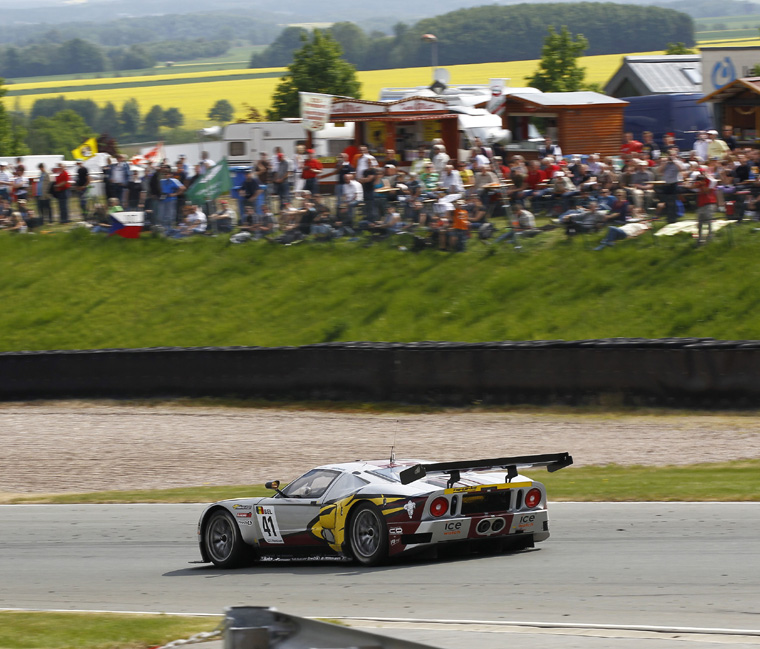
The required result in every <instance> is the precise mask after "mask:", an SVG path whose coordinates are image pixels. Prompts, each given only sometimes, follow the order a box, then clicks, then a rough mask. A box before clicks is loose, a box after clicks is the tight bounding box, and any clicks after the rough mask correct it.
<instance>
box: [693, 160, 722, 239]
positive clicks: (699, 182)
mask: <svg viewBox="0 0 760 649" xmlns="http://www.w3.org/2000/svg"><path fill="white" fill-rule="evenodd" d="M717 184H718V180H717V179H716V178H715V177H714V176H711V175H708V174H707V173H705V170H704V168H703V171H702V173H700V174H699V175H698V176H697V177H696V178H694V180H693V181H692V183H691V188H692V189H693V190H694V191H696V192H697V222H698V223H699V226H698V227H699V231H698V235H697V245H698V246H699V245H701V244H702V243H704V242H705V241H709V240H710V239H711V238H712V220H713V214H714V213H715V206H716V203H717V202H718V196H717V194H716V193H715V186H716V185H717ZM705 225H707V239H702V228H703V227H704V226H705Z"/></svg>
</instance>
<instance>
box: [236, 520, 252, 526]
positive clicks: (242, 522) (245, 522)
mask: <svg viewBox="0 0 760 649" xmlns="http://www.w3.org/2000/svg"><path fill="white" fill-rule="evenodd" d="M238 523H239V524H240V525H253V521H251V520H245V521H238Z"/></svg>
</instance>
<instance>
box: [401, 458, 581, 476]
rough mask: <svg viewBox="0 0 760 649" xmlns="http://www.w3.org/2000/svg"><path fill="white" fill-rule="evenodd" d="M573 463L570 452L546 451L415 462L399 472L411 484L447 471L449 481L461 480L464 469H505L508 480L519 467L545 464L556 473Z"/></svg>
mask: <svg viewBox="0 0 760 649" xmlns="http://www.w3.org/2000/svg"><path fill="white" fill-rule="evenodd" d="M572 463H573V458H572V456H571V455H570V454H569V453H544V454H543V455H519V456H517V457H496V458H491V459H486V460H462V461H460V462H436V463H433V464H415V465H414V466H410V467H409V468H408V469H404V470H403V471H401V473H399V478H400V480H401V484H411V483H412V482H415V481H416V480H420V479H422V478H424V477H425V476H426V475H428V474H430V473H447V474H448V475H449V482H450V483H451V484H454V483H455V482H458V481H459V478H460V473H461V472H462V471H486V470H489V469H505V470H506V471H507V482H511V481H512V479H513V478H514V477H515V476H517V467H537V466H545V467H546V469H547V471H549V473H554V472H555V471H559V470H560V469H564V468H565V467H566V466H570V465H571V464H572Z"/></svg>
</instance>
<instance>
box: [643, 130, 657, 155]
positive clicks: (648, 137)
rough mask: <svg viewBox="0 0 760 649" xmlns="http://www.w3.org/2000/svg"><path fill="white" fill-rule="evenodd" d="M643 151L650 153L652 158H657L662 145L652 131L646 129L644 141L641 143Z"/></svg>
mask: <svg viewBox="0 0 760 649" xmlns="http://www.w3.org/2000/svg"><path fill="white" fill-rule="evenodd" d="M641 151H642V152H646V153H648V154H649V159H650V160H657V159H658V158H659V157H660V147H659V146H657V142H655V141H654V135H653V134H652V131H644V142H643V143H642V144H641Z"/></svg>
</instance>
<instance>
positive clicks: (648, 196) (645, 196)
mask: <svg viewBox="0 0 760 649" xmlns="http://www.w3.org/2000/svg"><path fill="white" fill-rule="evenodd" d="M653 182H654V173H652V172H651V171H650V170H649V165H648V164H647V163H646V162H644V161H640V162H639V164H638V167H637V169H636V170H635V171H634V172H633V173H632V174H631V177H630V183H631V189H630V192H631V194H632V195H633V202H634V204H635V206H636V207H639V208H645V209H646V208H650V207H652V204H653V203H654V185H653V184H652V183H653Z"/></svg>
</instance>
